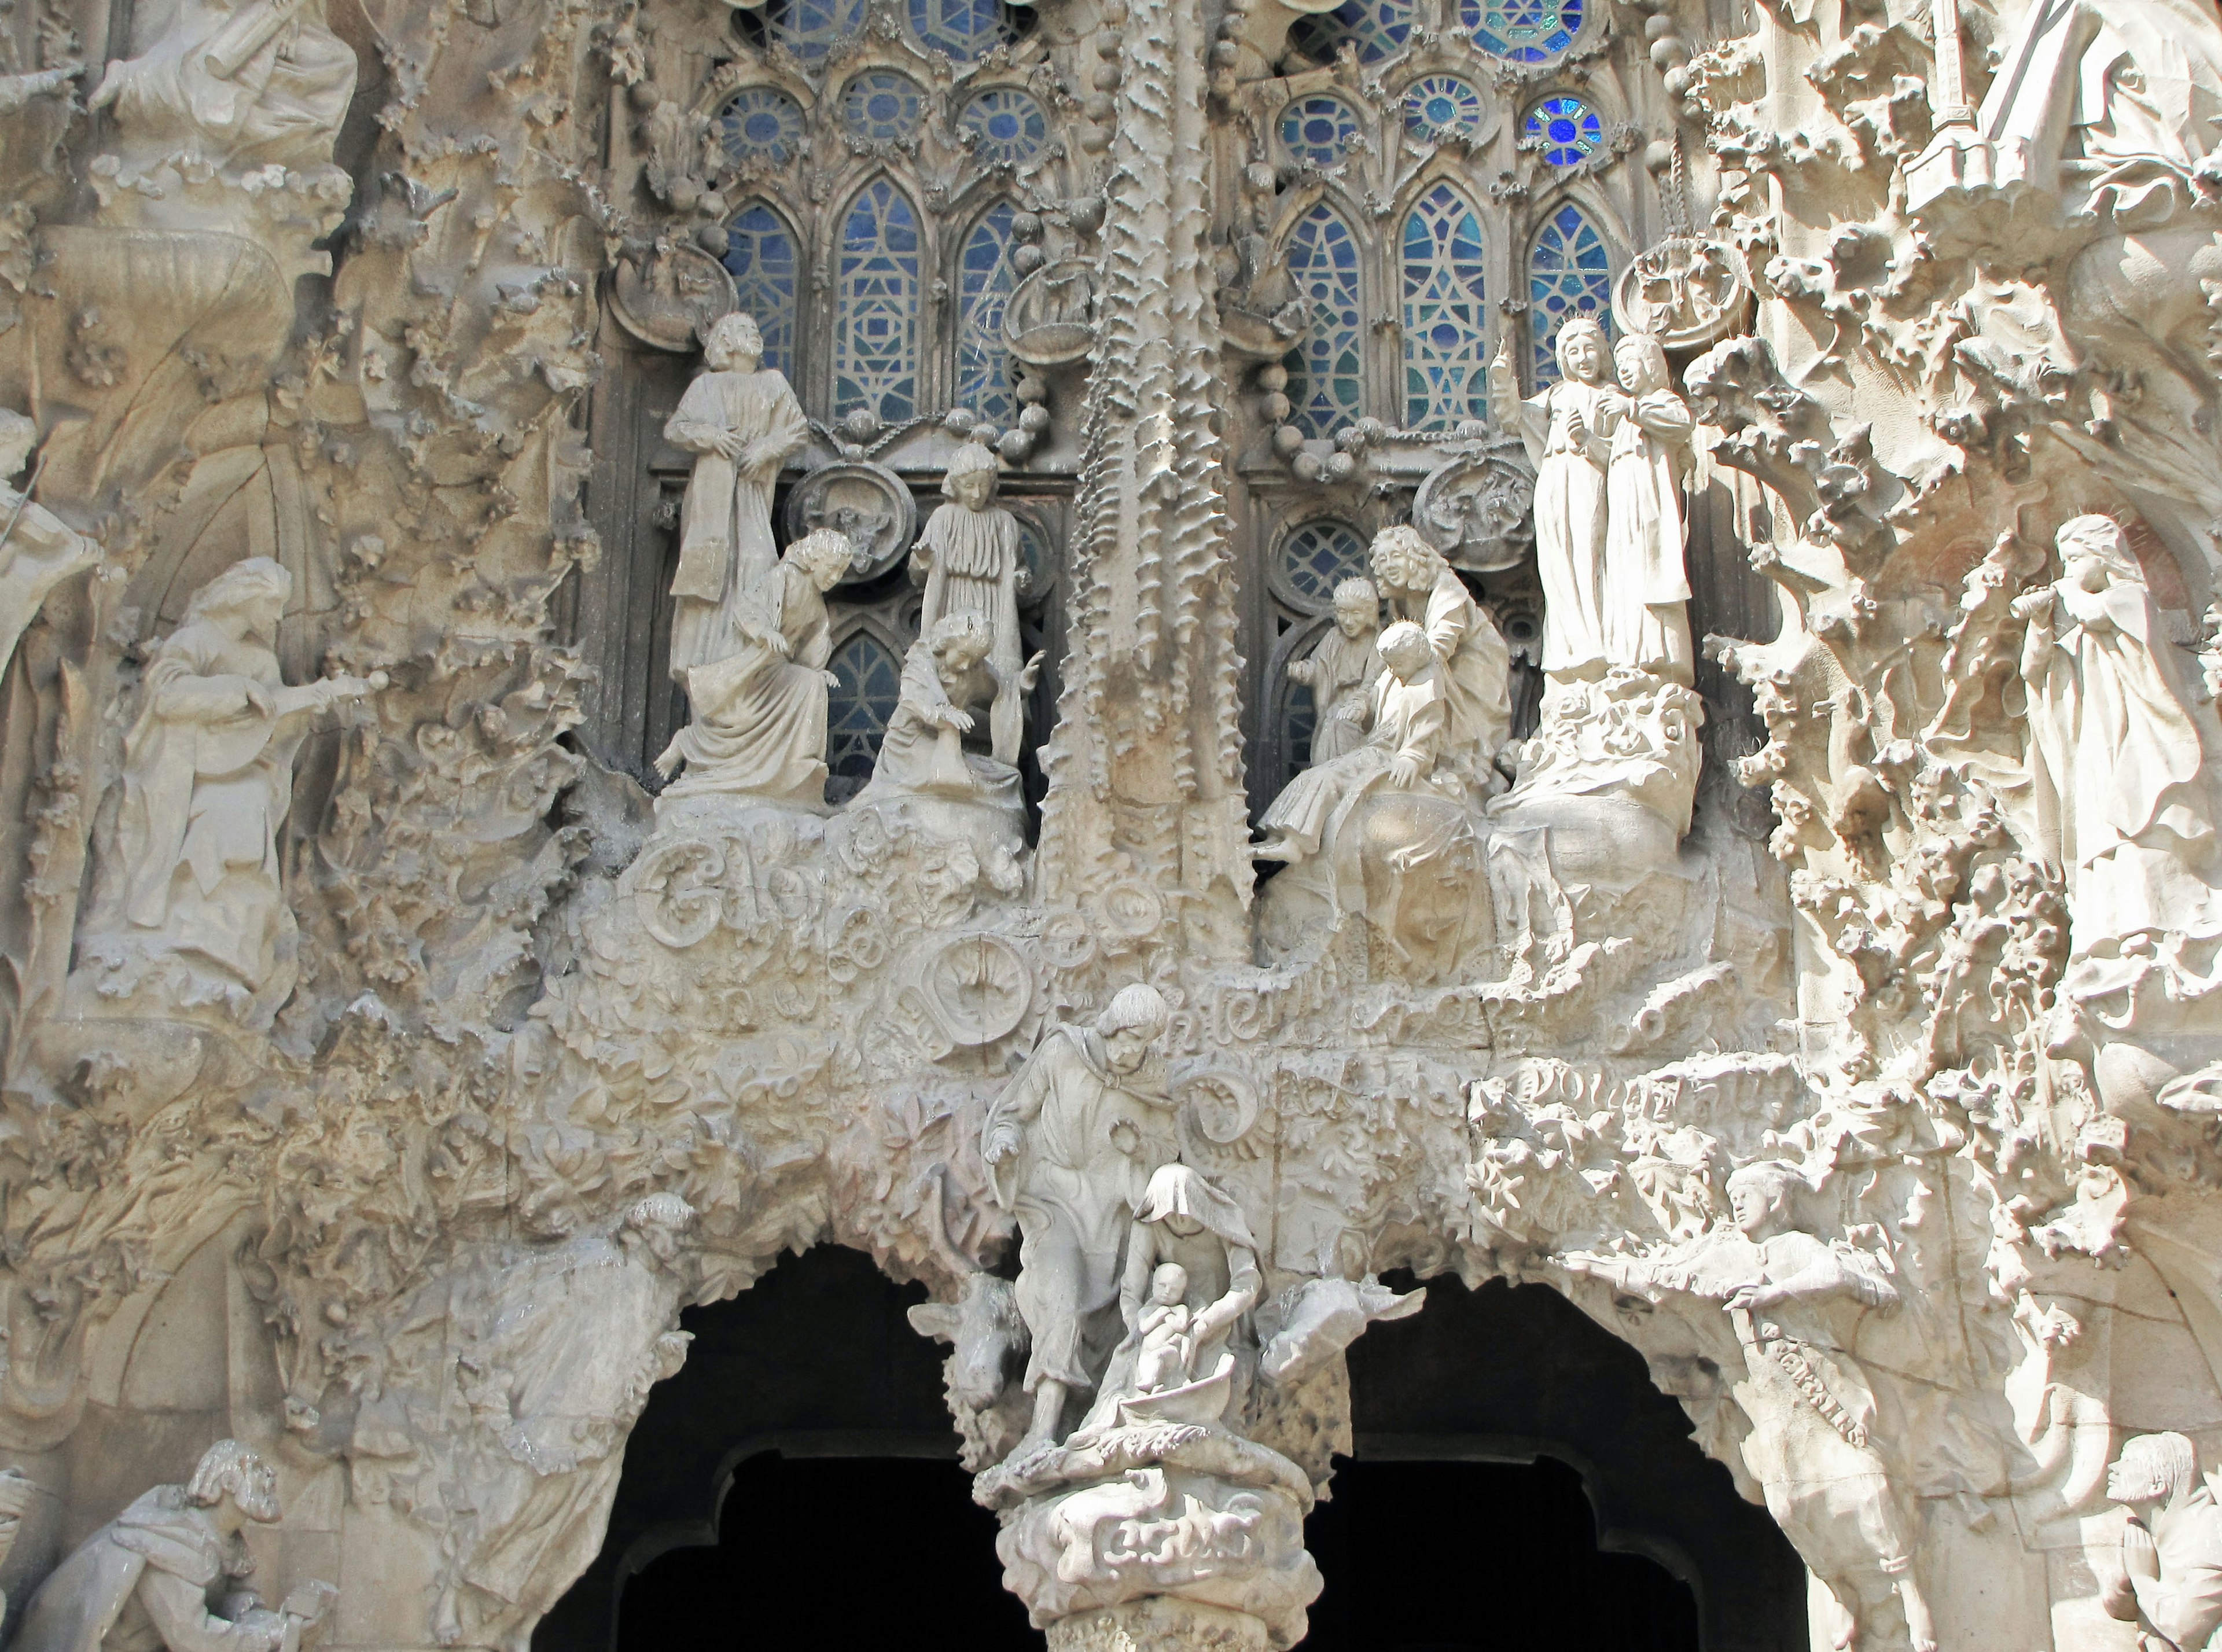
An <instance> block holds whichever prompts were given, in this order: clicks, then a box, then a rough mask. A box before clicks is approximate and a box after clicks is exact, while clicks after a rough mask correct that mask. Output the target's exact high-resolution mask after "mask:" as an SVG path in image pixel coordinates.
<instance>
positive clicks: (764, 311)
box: [725, 200, 802, 379]
mask: <svg viewBox="0 0 2222 1652" xmlns="http://www.w3.org/2000/svg"><path fill="white" fill-rule="evenodd" d="M725 268H726V269H727V270H728V271H730V272H731V274H732V277H733V287H734V290H735V291H736V292H738V293H739V294H740V299H741V308H742V309H743V310H744V311H747V312H748V313H749V314H750V315H751V316H754V317H756V330H758V331H759V332H761V333H762V334H763V347H764V365H765V366H766V367H770V368H772V369H773V370H774V371H775V372H777V373H781V374H786V375H788V377H789V378H790V379H792V378H793V376H794V312H795V301H796V298H797V297H798V295H799V294H800V291H801V275H802V262H801V260H800V257H799V256H798V255H797V252H796V248H795V242H794V233H793V232H792V231H791V230H789V229H788V227H787V223H786V221H785V220H784V219H782V218H781V217H780V216H779V214H778V213H776V212H775V211H773V210H772V209H771V207H770V206H769V204H767V203H765V202H763V201H762V200H753V201H744V202H743V203H742V204H741V209H740V210H739V211H738V212H736V213H734V214H733V217H732V222H731V223H729V224H727V225H726V226H725Z"/></svg>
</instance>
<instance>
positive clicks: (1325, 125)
mask: <svg viewBox="0 0 2222 1652" xmlns="http://www.w3.org/2000/svg"><path fill="white" fill-rule="evenodd" d="M1357 136H1358V116H1357V115H1356V114H1354V113H1353V111H1352V110H1351V107H1350V105H1349V104H1346V103H1344V102H1343V101H1342V99H1341V98H1340V97H1327V96H1325V95H1324V94H1322V95H1320V96H1318V97H1300V98H1298V99H1297V100H1296V102H1295V103H1293V104H1290V105H1289V107H1288V110H1287V112H1286V113H1285V114H1284V115H1283V116H1281V141H1282V142H1284V143H1285V144H1287V145H1288V146H1289V153H1290V154H1292V155H1294V156H1296V159H1297V160H1304V161H1309V162H1310V163H1311V164H1312V165H1313V166H1340V165H1342V162H1343V159H1344V157H1345V156H1346V155H1347V154H1349V153H1350V146H1351V144H1352V142H1353V141H1354V140H1355V139H1356V138H1357Z"/></svg>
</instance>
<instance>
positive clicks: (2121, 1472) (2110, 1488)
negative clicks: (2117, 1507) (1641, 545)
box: [2106, 1451, 2160, 1505]
mask: <svg viewBox="0 0 2222 1652" xmlns="http://www.w3.org/2000/svg"><path fill="white" fill-rule="evenodd" d="M2158 1481H2159V1476H2158V1475H2156V1474H2155V1473H2153V1472H2152V1470H2151V1468H2150V1467H2148V1466H2147V1465H2146V1464H2145V1463H2144V1462H2143V1461H2142V1460H2139V1458H2138V1457H2137V1455H2136V1454H2134V1453H2131V1452H2128V1451H2125V1452H2124V1453H2123V1454H2121V1455H2120V1456H2118V1457H2117V1458H2115V1459H2114V1460H2113V1461H2112V1463H2110V1464H2109V1465H2107V1467H2106V1496H2107V1498H2109V1499H2110V1500H2111V1501H2112V1502H2115V1503H2121V1504H2131V1505H2134V1504H2139V1503H2154V1502H2157V1501H2158V1500H2159V1498H2160V1486H2159V1484H2158Z"/></svg>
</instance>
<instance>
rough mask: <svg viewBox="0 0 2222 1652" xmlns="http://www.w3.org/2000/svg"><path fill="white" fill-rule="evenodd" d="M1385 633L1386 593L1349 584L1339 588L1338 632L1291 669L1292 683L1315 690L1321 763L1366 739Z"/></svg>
mask: <svg viewBox="0 0 2222 1652" xmlns="http://www.w3.org/2000/svg"><path fill="white" fill-rule="evenodd" d="M1380 628H1381V594H1380V593H1379V592H1378V591H1377V590H1375V589H1374V587H1373V581H1371V580H1364V579H1359V580H1345V581H1342V582H1341V583H1340V585H1337V586H1336V587H1334V630H1332V631H1328V633H1327V634H1326V635H1325V636H1324V637H1322V638H1320V640H1319V642H1318V643H1317V644H1316V645H1315V646H1314V648H1313V649H1312V651H1311V652H1310V654H1309V655H1308V656H1305V657H1304V658H1302V659H1301V660H1298V661H1297V662H1296V663H1295V664H1294V665H1291V666H1290V668H1289V681H1290V682H1301V683H1302V684H1304V685H1305V686H1306V687H1307V688H1309V689H1310V690H1311V691H1312V704H1313V705H1314V706H1315V707H1318V713H1319V714H1318V716H1317V718H1316V719H1315V721H1314V724H1313V727H1312V762H1313V763H1315V764H1318V763H1328V762H1331V761H1333V760H1334V758H1336V757H1340V756H1342V754H1343V753H1344V752H1346V751H1354V750H1356V749H1357V747H1358V744H1359V742H1360V741H1362V740H1364V739H1365V718H1366V711H1367V707H1368V702H1369V701H1370V700H1371V698H1372V694H1373V680H1374V678H1376V677H1378V676H1379V675H1381V656H1380V655H1379V654H1378V653H1376V652H1375V651H1374V646H1373V644H1374V639H1375V638H1376V637H1377V636H1378V634H1379V631H1380Z"/></svg>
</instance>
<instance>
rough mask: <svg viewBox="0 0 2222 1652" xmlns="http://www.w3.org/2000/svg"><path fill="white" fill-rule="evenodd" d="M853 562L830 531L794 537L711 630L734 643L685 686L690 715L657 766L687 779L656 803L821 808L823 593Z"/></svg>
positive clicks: (828, 679)
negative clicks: (740, 800)
mask: <svg viewBox="0 0 2222 1652" xmlns="http://www.w3.org/2000/svg"><path fill="white" fill-rule="evenodd" d="M853 555H854V553H853V551H852V550H851V547H850V543H849V539H848V536H846V535H845V534H843V533H841V532H838V531H836V530H834V529H832V528H820V529H819V531H817V532H815V533H813V534H809V535H807V536H805V537H802V538H800V539H798V540H796V541H795V542H794V543H793V544H791V545H789V546H788V548H787V554H786V556H783V557H781V559H780V561H779V562H777V563H776V564H775V566H774V567H773V568H771V570H770V571H769V573H768V574H766V575H764V576H763V578H762V579H760V580H758V581H756V585H755V586H754V587H751V588H750V590H749V591H748V592H747V593H746V600H744V601H743V602H740V603H737V604H736V605H735V607H734V610H733V612H731V615H730V616H727V615H725V614H722V613H721V614H720V615H719V621H718V623H719V625H730V627H731V630H730V633H729V634H730V637H731V648H730V649H729V650H728V651H727V652H726V653H725V655H723V656H721V657H719V658H718V659H716V660H713V661H712V662H711V663H708V664H705V665H696V666H692V667H690V668H688V669H687V673H686V675H685V678H684V681H685V682H686V685H687V700H688V703H689V707H690V708H691V710H692V712H693V713H694V714H693V716H692V718H691V719H689V721H688V722H687V726H686V727H684V728H682V729H681V730H680V731H679V732H678V733H676V734H675V735H674V736H672V738H671V744H668V745H667V746H666V747H664V749H663V753H662V756H661V757H657V758H656V772H657V773H659V774H662V775H665V776H669V775H671V774H672V773H674V772H675V770H677V769H678V768H679V766H680V765H681V763H684V764H686V766H687V772H686V773H685V774H684V775H681V776H680V777H679V778H678V779H677V780H676V781H674V782H672V783H671V784H670V785H669V786H667V787H666V788H664V790H663V794H662V795H663V797H665V798H668V799H678V798H685V797H694V796H703V795H713V794H714V795H723V796H737V797H750V798H757V799H762V800H763V801H767V802H772V803H780V804H785V805H788V806H790V807H796V808H805V809H809V810H812V811H813V812H823V810H824V809H825V717H826V707H827V691H828V690H829V689H830V688H832V685H833V683H834V682H835V677H834V675H833V673H832V672H831V671H829V670H827V669H825V663H826V661H828V660H830V659H832V657H833V631H832V622H831V620H830V619H828V618H827V615H826V612H825V594H826V593H827V592H828V591H830V590H832V588H833V587H835V586H836V585H838V584H839V583H840V582H841V580H842V578H843V576H844V575H846V574H847V573H848V571H849V567H850V561H851V556H853Z"/></svg>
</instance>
